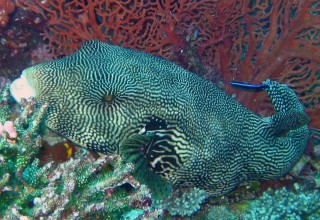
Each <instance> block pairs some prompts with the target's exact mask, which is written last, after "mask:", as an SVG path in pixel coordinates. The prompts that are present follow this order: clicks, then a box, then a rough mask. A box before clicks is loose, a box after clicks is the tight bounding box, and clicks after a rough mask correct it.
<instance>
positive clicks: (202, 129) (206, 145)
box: [11, 41, 309, 195]
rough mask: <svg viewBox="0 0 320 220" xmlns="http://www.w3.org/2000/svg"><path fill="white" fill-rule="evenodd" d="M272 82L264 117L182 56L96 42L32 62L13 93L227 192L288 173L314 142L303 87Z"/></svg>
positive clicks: (86, 136)
mask: <svg viewBox="0 0 320 220" xmlns="http://www.w3.org/2000/svg"><path fill="white" fill-rule="evenodd" d="M262 85H263V86H262V87H261V88H263V89H264V90H265V91H266V92H267V94H268V96H269V97H270V99H271V101H272V103H273V104H274V107H275V113H274V114H273V115H272V116H270V117H264V118H262V117H259V116H258V115H256V114H254V113H253V112H251V111H249V110H248V109H247V108H245V107H244V106H242V105H241V104H240V103H238V102H237V101H236V100H235V99H234V98H232V97H230V96H229V95H228V94H226V93H225V92H223V91H221V90H220V89H219V88H217V87H215V86H214V85H212V84H211V83H209V82H207V81H205V80H204V79H202V78H201V77H199V76H197V75H195V74H193V73H191V72H189V71H187V70H185V69H183V68H181V67H179V66H178V65H176V64H174V63H172V62H169V61H167V60H164V59H162V58H159V57H156V56H153V55H150V54H147V53H143V52H138V51H135V50H130V49H124V48H121V47H118V46H112V45H108V44H105V43H102V42H99V41H88V42H86V43H84V45H83V46H82V48H81V49H80V50H79V51H77V52H76V53H74V54H73V55H71V56H68V57H65V58H62V59H59V60H55V61H51V62H45V63H41V64H38V65H35V66H32V67H29V68H27V69H25V70H23V72H22V75H21V77H20V78H18V79H17V80H15V81H14V82H13V83H12V85H11V94H12V96H13V97H14V98H15V99H16V100H17V101H18V102H19V101H20V99H21V98H28V97H30V96H33V97H35V99H36V101H37V102H38V103H40V104H42V103H48V105H49V107H48V110H47V117H46V121H45V124H46V126H47V127H48V128H49V129H52V130H53V131H56V132H58V133H60V134H61V135H63V136H65V137H66V138H68V139H69V140H71V141H72V142H74V143H76V144H78V145H80V146H82V147H86V148H89V149H90V150H93V151H98V152H102V153H122V154H124V158H125V159H127V160H129V161H133V162H136V163H139V164H138V169H139V166H140V165H142V164H146V165H147V168H148V169H150V170H151V171H152V172H153V173H156V174H158V175H160V176H161V177H163V178H164V179H165V180H167V181H168V182H169V183H171V184H173V185H174V186H178V187H197V188H200V189H203V190H205V191H206V192H207V193H209V194H211V195H223V194H226V193H228V192H230V191H231V190H232V189H234V188H235V187H236V186H237V185H239V184H240V183H242V182H244V181H248V180H265V179H276V178H278V177H281V176H283V175H284V174H286V173H287V172H289V171H290V169H291V168H292V167H293V166H294V165H295V164H296V162H297V161H298V160H299V159H300V157H301V156H302V154H303V151H304V149H305V146H306V142H307V139H308V129H307V124H308V122H309V118H308V116H307V115H306V114H305V112H304V110H303V106H302V105H301V104H300V102H299V101H298V99H297V97H296V95H295V94H294V92H293V91H292V90H291V89H290V88H288V87H287V86H286V85H283V84H279V83H277V82H274V81H270V80H266V81H265V82H264V83H263V84H262ZM141 161H143V162H141ZM141 169H142V168H141Z"/></svg>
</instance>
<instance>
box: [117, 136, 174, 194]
mask: <svg viewBox="0 0 320 220" xmlns="http://www.w3.org/2000/svg"><path fill="white" fill-rule="evenodd" d="M155 138H156V134H155V133H154V132H152V133H151V132H150V133H147V134H134V135H132V136H131V137H129V138H127V139H125V140H124V141H123V142H122V144H121V146H120V153H121V154H122V156H123V157H124V160H125V161H126V162H129V163H133V164H134V166H135V171H134V173H133V175H134V177H135V178H136V179H137V180H138V181H139V182H141V183H144V184H146V185H147V186H148V187H149V188H150V189H151V191H152V198H153V199H158V200H161V199H164V198H166V197H167V196H168V195H169V193H170V189H171V187H172V186H171V184H169V183H168V182H167V181H165V180H164V179H163V178H161V177H160V176H159V175H158V174H156V173H155V172H153V170H152V169H151V168H150V164H149V162H150V161H149V160H148V158H147V157H146V155H147V151H148V149H149V148H151V147H152V145H153V143H154V140H155Z"/></svg>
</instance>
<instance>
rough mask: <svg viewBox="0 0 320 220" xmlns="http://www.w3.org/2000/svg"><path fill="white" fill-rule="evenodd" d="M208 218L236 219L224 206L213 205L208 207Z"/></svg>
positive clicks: (209, 219) (211, 219)
mask: <svg viewBox="0 0 320 220" xmlns="http://www.w3.org/2000/svg"><path fill="white" fill-rule="evenodd" d="M207 219H208V220H214V219H223V220H236V219H238V218H237V217H236V216H235V215H234V214H233V213H232V212H230V210H229V209H228V208H227V207H226V206H213V207H211V208H210V209H209V214H208V217H207Z"/></svg>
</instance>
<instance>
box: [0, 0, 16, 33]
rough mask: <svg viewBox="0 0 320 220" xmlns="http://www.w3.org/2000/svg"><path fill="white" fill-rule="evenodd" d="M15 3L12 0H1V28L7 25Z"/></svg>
mask: <svg viewBox="0 0 320 220" xmlns="http://www.w3.org/2000/svg"><path fill="white" fill-rule="evenodd" d="M14 8H15V3H14V1H12V0H0V28H4V27H5V26H7V23H8V22H9V14H11V13H12V12H13V11H14Z"/></svg>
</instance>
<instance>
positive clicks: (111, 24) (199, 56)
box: [17, 0, 320, 128]
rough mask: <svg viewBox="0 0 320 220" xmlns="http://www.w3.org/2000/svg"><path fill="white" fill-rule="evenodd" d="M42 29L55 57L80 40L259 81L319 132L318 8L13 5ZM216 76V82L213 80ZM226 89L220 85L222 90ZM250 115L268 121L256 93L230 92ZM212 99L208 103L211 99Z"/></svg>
mask: <svg viewBox="0 0 320 220" xmlns="http://www.w3.org/2000/svg"><path fill="white" fill-rule="evenodd" d="M17 2H18V5H19V6H20V7H24V8H26V9H29V10H32V11H34V12H37V13H38V14H41V15H42V16H43V17H44V18H45V19H46V21H47V28H46V30H45V32H44V38H45V39H46V40H47V41H48V47H49V49H50V51H51V52H52V53H53V54H55V55H56V56H61V55H66V54H71V53H72V52H73V51H75V50H76V49H78V48H79V46H80V45H81V44H82V42H83V41H85V40H91V39H98V40H102V41H104V42H108V43H112V44H115V45H121V46H123V47H129V48H133V49H138V50H142V51H146V52H149V53H153V54H156V55H159V56H162V57H164V58H166V59H170V60H172V61H175V62H177V63H179V64H181V65H183V66H184V67H185V68H187V69H190V70H192V71H193V72H196V73H197V74H199V75H202V76H206V77H207V78H211V76H209V77H208V74H213V73H214V74H215V75H216V76H215V77H216V78H220V80H221V81H222V82H228V81H230V80H237V81H243V82H249V83H261V82H262V81H264V80H266V79H267V78H271V79H273V80H278V81H280V82H283V83H286V84H287V85H289V86H290V87H291V88H293V89H294V90H295V92H296V93H297V94H298V97H299V99H300V100H301V102H302V103H304V105H305V107H306V110H307V112H308V114H309V115H310V116H311V125H312V127H315V128H320V119H319V118H320V117H316V113H318V112H319V110H320V109H319V108H320V107H319V100H320V50H319V47H320V2H319V1H318V0H300V1H295V0H294V1H292V0H273V1H272V0H268V1H265V0H263V1H262V0H256V1H252V0H229V1H227V0H201V1H200V0H179V1H178V0H154V1H151V0H126V1H120V0H86V1H85V0H17ZM217 75H218V76H217ZM226 85H227V84H226ZM225 90H226V91H227V92H229V93H236V92H237V98H238V99H239V101H240V102H242V103H244V105H246V106H247V107H249V108H250V109H251V110H253V111H255V112H257V113H259V114H262V115H266V114H270V113H271V111H272V106H271V105H270V104H269V103H268V102H266V101H265V98H266V97H265V95H264V94H263V93H250V94H249V95H248V93H245V92H242V91H241V92H238V91H235V90H234V89H232V88H230V87H229V86H228V85H227V86H226V87H225ZM213 98H214V97H213Z"/></svg>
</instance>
